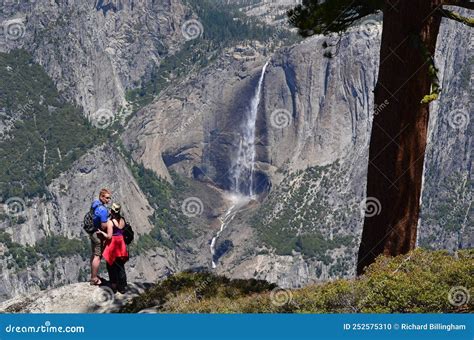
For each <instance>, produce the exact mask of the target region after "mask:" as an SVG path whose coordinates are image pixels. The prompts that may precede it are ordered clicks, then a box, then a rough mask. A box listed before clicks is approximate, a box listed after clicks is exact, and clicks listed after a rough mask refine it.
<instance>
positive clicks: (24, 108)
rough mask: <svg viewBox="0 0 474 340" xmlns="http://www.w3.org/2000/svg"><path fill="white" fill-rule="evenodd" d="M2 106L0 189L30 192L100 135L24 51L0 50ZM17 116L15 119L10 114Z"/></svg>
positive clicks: (9, 193)
mask: <svg viewBox="0 0 474 340" xmlns="http://www.w3.org/2000/svg"><path fill="white" fill-rule="evenodd" d="M0 69H1V72H0V93H1V96H0V109H3V115H2V116H0V118H1V119H2V121H4V122H7V123H8V122H10V124H12V127H11V129H10V130H9V131H8V132H7V135H6V136H5V137H6V138H4V140H3V141H1V142H0V191H1V192H2V195H4V196H6V197H13V196H19V197H33V196H42V195H43V194H45V193H46V186H47V185H48V184H49V183H50V181H51V180H52V179H53V178H55V177H57V175H58V174H59V173H60V172H61V171H64V170H66V169H68V168H69V167H70V165H71V164H72V162H74V161H75V160H77V159H78V158H79V157H80V156H81V155H83V154H84V153H85V152H86V151H87V150H88V149H90V148H91V147H92V145H95V144H98V143H100V142H101V140H102V137H101V135H100V133H99V132H97V130H96V129H94V128H92V127H91V126H90V125H89V123H88V122H87V120H86V119H85V118H84V117H83V116H82V115H81V112H80V111H79V109H77V108H76V107H74V106H72V105H70V104H68V103H66V102H64V101H63V100H62V99H61V98H60V96H59V93H58V92H57V90H56V87H55V85H54V84H53V82H52V80H51V79H50V78H49V77H48V76H47V74H46V73H45V72H44V71H43V69H42V68H41V66H39V65H37V64H35V63H34V62H33V60H32V57H31V56H30V55H29V54H28V53H27V52H25V51H22V50H16V51H12V52H11V53H9V54H5V53H0ZM14 118H19V119H14Z"/></svg>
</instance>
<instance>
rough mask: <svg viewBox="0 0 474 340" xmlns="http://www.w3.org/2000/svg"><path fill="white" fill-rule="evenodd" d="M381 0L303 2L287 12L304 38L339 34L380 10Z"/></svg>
mask: <svg viewBox="0 0 474 340" xmlns="http://www.w3.org/2000/svg"><path fill="white" fill-rule="evenodd" d="M383 6H384V1H383V0H355V1H353V0H327V1H319V0H303V3H302V4H301V5H298V6H297V7H295V8H293V9H291V10H289V11H288V18H289V22H290V24H292V25H293V26H295V27H297V28H298V32H299V34H301V35H302V36H304V37H308V36H311V35H313V34H329V33H341V32H344V31H346V30H347V28H349V26H351V25H352V24H353V23H355V22H356V21H357V20H359V19H361V18H363V17H365V16H367V15H369V14H373V13H376V12H377V11H378V10H382V8H383Z"/></svg>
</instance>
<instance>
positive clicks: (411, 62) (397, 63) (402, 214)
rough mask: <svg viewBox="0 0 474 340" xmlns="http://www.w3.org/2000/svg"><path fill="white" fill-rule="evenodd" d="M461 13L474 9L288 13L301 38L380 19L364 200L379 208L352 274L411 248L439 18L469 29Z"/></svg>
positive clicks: (337, 3) (354, 3)
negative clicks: (374, 202)
mask: <svg viewBox="0 0 474 340" xmlns="http://www.w3.org/2000/svg"><path fill="white" fill-rule="evenodd" d="M446 6H449V7H446ZM451 6H454V8H453V7H451ZM459 8H467V9H471V10H472V9H474V2H471V1H469V0H326V1H321V0H319V1H318V0H303V3H302V5H299V6H297V7H295V8H294V9H292V10H290V11H289V12H288V16H289V18H290V23H291V24H293V25H294V26H296V27H297V28H298V29H299V33H300V34H301V35H302V36H310V35H313V34H325V35H328V34H334V33H339V34H342V33H343V32H344V31H346V30H347V29H348V28H349V27H350V26H351V25H353V24H355V23H356V22H358V21H361V19H362V18H364V17H365V16H367V15H369V14H374V13H377V12H379V11H381V12H383V29H382V43H381V49H380V66H379V75H378V80H377V84H376V87H375V91H374V101H375V103H374V104H375V108H381V107H383V110H380V109H377V111H376V114H375V115H374V120H373V126H372V133H371V139H370V150H369V164H368V174H367V198H368V199H376V200H378V201H379V202H380V205H381V207H382V209H381V211H380V214H379V215H376V216H372V217H369V216H366V217H365V220H364V228H363V232H362V240H361V244H360V248H359V255H358V261H357V273H358V274H362V273H363V271H364V268H365V267H366V266H368V265H369V264H371V263H373V262H374V260H375V258H376V257H377V256H378V255H380V254H385V255H392V256H396V255H399V254H404V253H407V252H408V251H410V250H412V249H413V248H414V247H415V243H416V233H417V224H418V217H419V211H420V195H421V184H422V175H423V163H424V155H425V148H426V141H427V126H428V119H429V103H430V102H431V101H433V100H436V99H437V98H438V95H439V94H440V92H441V89H440V86H439V84H438V78H437V69H436V66H435V61H434V52H435V47H436V41H437V38H438V32H439V27H440V24H441V19H442V18H443V17H445V18H449V19H451V20H455V21H458V22H460V23H461V24H465V25H467V26H470V27H473V26H474V20H473V19H472V18H466V17H464V16H462V15H460V14H459V12H457V11H456V10H459ZM387 103H388V104H387Z"/></svg>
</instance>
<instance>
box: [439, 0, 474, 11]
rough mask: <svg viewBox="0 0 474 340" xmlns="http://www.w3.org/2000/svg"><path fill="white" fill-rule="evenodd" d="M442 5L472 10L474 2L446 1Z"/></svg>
mask: <svg viewBox="0 0 474 340" xmlns="http://www.w3.org/2000/svg"><path fill="white" fill-rule="evenodd" d="M443 5H447V6H456V7H462V8H467V9H474V2H472V1H469V0H446V1H445V2H444V3H443Z"/></svg>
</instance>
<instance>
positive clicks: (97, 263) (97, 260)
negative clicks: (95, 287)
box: [91, 255, 100, 282]
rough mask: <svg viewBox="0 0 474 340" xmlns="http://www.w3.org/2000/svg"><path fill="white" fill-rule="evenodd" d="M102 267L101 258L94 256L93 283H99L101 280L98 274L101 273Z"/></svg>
mask: <svg viewBox="0 0 474 340" xmlns="http://www.w3.org/2000/svg"><path fill="white" fill-rule="evenodd" d="M99 267H100V256H97V255H92V256H91V282H97V281H98V280H99V278H98V277H97V274H98V273H99Z"/></svg>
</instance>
